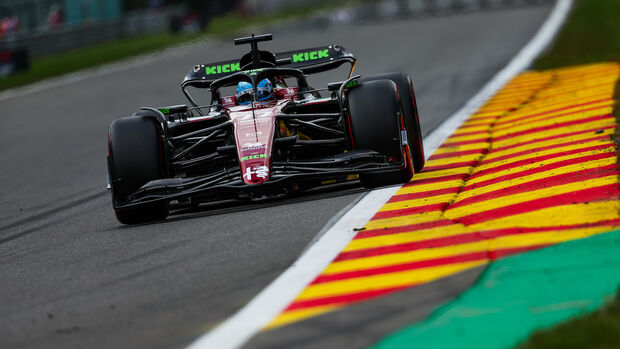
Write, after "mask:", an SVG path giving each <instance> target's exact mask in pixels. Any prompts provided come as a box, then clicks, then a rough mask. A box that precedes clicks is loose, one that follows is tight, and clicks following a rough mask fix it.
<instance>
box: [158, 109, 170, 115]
mask: <svg viewBox="0 0 620 349" xmlns="http://www.w3.org/2000/svg"><path fill="white" fill-rule="evenodd" d="M159 111H160V112H161V113H162V114H164V115H167V114H170V109H169V108H159Z"/></svg>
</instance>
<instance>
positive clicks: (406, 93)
mask: <svg viewBox="0 0 620 349" xmlns="http://www.w3.org/2000/svg"><path fill="white" fill-rule="evenodd" d="M383 79H388V80H392V81H394V83H396V86H398V91H399V93H400V101H401V103H402V105H403V119H404V121H405V128H407V142H408V143H409V147H410V149H411V162H412V163H413V168H414V170H415V172H416V173H418V172H420V171H422V168H424V146H423V144H422V132H421V128H420V119H419V116H418V104H417V102H416V99H415V91H414V89H413V82H412V80H411V78H410V77H409V75H407V74H405V73H385V74H379V75H373V76H369V77H366V78H361V79H360V82H365V81H366V82H368V81H374V80H383Z"/></svg>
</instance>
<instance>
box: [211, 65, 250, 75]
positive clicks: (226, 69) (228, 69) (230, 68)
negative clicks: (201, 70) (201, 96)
mask: <svg viewBox="0 0 620 349" xmlns="http://www.w3.org/2000/svg"><path fill="white" fill-rule="evenodd" d="M240 70H241V65H240V63H231V64H222V65H213V66H210V67H205V75H212V74H222V73H232V72H236V71H240Z"/></svg>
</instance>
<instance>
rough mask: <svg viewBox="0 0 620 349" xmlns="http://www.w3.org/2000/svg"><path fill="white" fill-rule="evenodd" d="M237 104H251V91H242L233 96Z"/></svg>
mask: <svg viewBox="0 0 620 349" xmlns="http://www.w3.org/2000/svg"><path fill="white" fill-rule="evenodd" d="M235 97H236V98H237V103H238V104H248V103H250V102H252V90H247V91H243V92H241V93H237V94H236V95H235Z"/></svg>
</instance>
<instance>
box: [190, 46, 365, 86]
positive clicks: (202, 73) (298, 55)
mask: <svg viewBox="0 0 620 349" xmlns="http://www.w3.org/2000/svg"><path fill="white" fill-rule="evenodd" d="M260 53H261V55H263V54H266V55H271V54H270V53H269V52H266V51H260ZM272 56H273V55H272ZM275 61H276V65H277V66H278V67H283V68H293V69H299V70H301V71H302V72H303V73H304V74H315V73H320V72H324V71H327V70H331V69H336V68H338V67H339V66H341V65H343V64H345V63H349V64H351V69H350V71H349V77H350V76H351V75H352V74H353V69H355V62H356V59H355V56H354V55H353V54H351V53H349V52H346V51H345V49H344V47H342V46H339V45H329V46H320V47H314V48H308V49H303V50H296V51H287V52H281V53H276V54H275ZM250 69H252V68H248V69H242V66H241V61H240V60H230V61H222V62H215V63H210V64H200V65H196V66H194V68H193V70H192V71H190V72H189V73H188V74H187V75H186V76H185V79H184V80H183V83H182V87H183V88H185V87H186V86H194V87H202V88H208V87H209V86H210V85H211V83H212V82H213V81H215V80H217V79H220V78H223V77H225V76H228V75H231V74H233V73H236V72H239V71H242V70H250Z"/></svg>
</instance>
